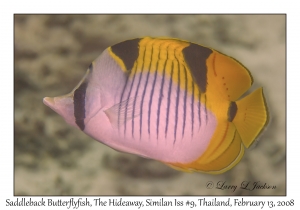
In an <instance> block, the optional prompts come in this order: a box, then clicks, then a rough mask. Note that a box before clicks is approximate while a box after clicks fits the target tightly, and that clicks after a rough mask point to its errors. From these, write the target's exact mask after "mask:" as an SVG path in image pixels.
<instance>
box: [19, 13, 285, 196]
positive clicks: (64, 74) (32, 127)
mask: <svg viewBox="0 0 300 210" xmlns="http://www.w3.org/2000/svg"><path fill="white" fill-rule="evenodd" d="M143 36H170V37H176V38H180V39H184V40H189V41H192V42H194V43H198V44H202V45H205V46H209V47H212V48H215V49H217V50H219V51H221V52H223V53H225V54H228V55H230V56H232V57H234V58H236V59H237V60H239V61H240V62H241V63H243V64H244V65H245V66H246V67H247V68H248V69H249V70H250V71H251V73H252V76H253V78H254V84H253V89H254V88H257V87H259V86H263V87H264V93H265V96H266V99H267V102H268V108H269V112H270V116H271V120H270V124H269V126H268V127H267V129H266V130H265V132H264V133H263V135H262V136H261V137H260V138H259V141H258V143H257V144H255V145H254V147H252V148H250V149H249V150H247V151H246V154H245V156H244V158H243V159H242V161H241V162H240V163H239V164H238V165H237V166H236V167H234V168H233V169H232V170H230V171H228V172H226V173H224V174H221V175H208V174H202V173H183V172H179V171H176V170H173V169H171V168H169V167H167V166H165V165H164V164H162V163H159V162H157V161H153V160H147V159H143V158H140V157H137V156H134V155H129V154H124V153H120V152H117V151H115V150H113V149H111V148H109V147H107V146H105V145H103V144H101V143H98V142H97V141H94V140H93V139H91V138H90V137H88V136H87V135H85V134H84V133H82V132H81V131H80V130H78V129H76V128H74V127H71V126H69V125H68V124H67V123H65V121H64V120H63V118H62V117H60V116H59V115H58V114H56V113H55V112H54V111H52V110H51V109H50V108H48V107H46V106H45V105H44V104H43V102H42V99H43V97H45V96H51V97H53V96H58V95H63V94H66V93H68V92H70V91H71V90H72V89H73V88H74V87H75V86H76V85H77V83H78V82H79V81H80V79H81V78H82V77H83V75H84V74H85V71H86V69H87V67H88V66H89V64H90V63H91V61H93V60H94V59H95V58H96V57H97V56H98V55H99V54H101V52H102V51H103V50H104V49H105V48H106V47H109V46H111V45H113V44H116V43H118V42H121V41H124V40H127V39H132V38H136V37H143ZM285 36H286V20H285V16H284V15H16V16H15V45H14V47H15V54H14V56H15V63H14V96H15V97H14V107H15V111H14V164H15V168H14V169H15V170H14V176H15V177H14V194H15V195H285V194H286V115H285V109H286V106H285V104H286V103H285V100H286V65H285V62H286V56H285V55H286V52H285V50H286V37H285ZM244 181H246V182H249V186H250V185H252V184H253V183H254V182H259V185H264V184H266V186H268V185H269V186H276V188H275V189H254V190H245V189H241V188H240V186H241V184H242V183H243V182H244ZM210 182H212V183H213V184H214V185H213V187H212V189H207V185H209V186H212V185H210V184H208V183H210ZM222 183H223V184H224V185H223V186H224V187H225V186H237V188H236V189H235V190H233V189H223V190H222V189H217V188H216V187H217V186H219V187H221V184H222Z"/></svg>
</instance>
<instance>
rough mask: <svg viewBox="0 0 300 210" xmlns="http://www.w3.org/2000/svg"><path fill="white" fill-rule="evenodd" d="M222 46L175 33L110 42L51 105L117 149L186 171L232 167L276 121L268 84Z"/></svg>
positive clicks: (214, 171)
mask: <svg viewBox="0 0 300 210" xmlns="http://www.w3.org/2000/svg"><path fill="white" fill-rule="evenodd" d="M252 84H253V77H252V75H251V73H250V71H249V70H248V69H247V68H246V67H245V66H244V65H243V64H241V63H240V62H239V61H237V60H236V59H234V58H232V57H230V56H227V55H225V54H223V53H221V52H219V51H217V50H215V49H212V48H209V47H205V46H202V45H198V44H195V43H192V42H189V41H185V40H181V39H176V38H170V37H142V38H135V39H131V40H126V41H123V42H120V43H118V44H115V45H113V46H110V47H108V48H106V49H105V50H104V51H103V52H102V54H100V56H99V57H98V58H96V60H94V61H93V62H92V63H91V64H90V65H89V67H88V69H87V71H86V74H85V76H84V77H83V78H82V80H81V81H80V82H79V84H78V85H77V86H76V87H75V88H74V89H73V90H72V91H71V92H70V93H69V94H66V95H63V96H58V97H45V98H44V99H43V102H44V104H45V105H47V106H48V107H50V108H51V109H53V110H54V111H55V112H57V113H58V114H59V115H61V116H62V117H63V118H64V119H65V121H66V122H67V123H68V124H70V125H72V126H75V127H76V128H78V129H80V130H81V131H83V132H84V133H86V134H87V135H88V136H90V137H92V138H93V139H95V140H97V141H99V142H101V143H102V144H104V145H107V146H109V147H111V148H112V149H114V150H117V151H120V152H125V153H130V154H135V155H138V156H141V157H144V158H148V159H153V160H157V161H160V162H162V163H164V164H166V165H168V166H170V167H172V168H174V169H177V170H180V171H184V172H203V173H208V174H221V173H224V172H226V171H228V170H230V169H232V168H233V167H234V166H235V165H236V164H237V163H239V162H240V161H241V159H242V157H243V156H244V153H245V149H247V148H249V147H250V146H251V145H252V144H253V143H254V142H255V140H256V139H257V137H258V136H259V135H260V134H261V133H262V131H263V130H264V128H265V127H266V125H267V123H268V117H269V114H268V109H267V104H266V99H265V96H264V93H263V88H262V87H260V88H257V89H256V90H255V91H253V92H251V93H250V94H248V95H246V96H245V93H246V92H247V91H248V90H249V89H250V87H251V86H252Z"/></svg>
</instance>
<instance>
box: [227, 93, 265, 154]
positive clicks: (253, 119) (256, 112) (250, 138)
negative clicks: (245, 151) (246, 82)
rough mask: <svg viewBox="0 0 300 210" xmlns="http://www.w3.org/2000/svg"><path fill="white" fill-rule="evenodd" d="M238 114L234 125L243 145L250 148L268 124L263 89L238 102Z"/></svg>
mask: <svg viewBox="0 0 300 210" xmlns="http://www.w3.org/2000/svg"><path fill="white" fill-rule="evenodd" d="M236 105H237V113H236V115H235V117H234V119H233V121H232V122H233V123H234V125H235V127H236V129H237V131H238V132H239V134H240V136H241V138H242V142H243V144H244V145H245V146H246V147H247V148H248V147H249V146H250V145H251V144H252V143H253V142H254V140H255V138H256V137H257V136H258V135H259V134H260V132H261V131H262V129H263V128H264V127H265V125H266V124H267V120H268V113H267V106H266V103H265V99H264V96H263V90H262V88H258V89H257V90H255V91H254V92H252V93H251V94H249V95H248V96H246V97H245V98H242V99H240V100H238V101H236Z"/></svg>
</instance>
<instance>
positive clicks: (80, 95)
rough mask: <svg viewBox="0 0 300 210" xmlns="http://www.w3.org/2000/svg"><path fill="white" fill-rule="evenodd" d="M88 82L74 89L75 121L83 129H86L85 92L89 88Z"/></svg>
mask: <svg viewBox="0 0 300 210" xmlns="http://www.w3.org/2000/svg"><path fill="white" fill-rule="evenodd" d="M87 85H88V84H87V82H83V83H82V84H81V85H80V86H79V87H78V88H77V89H76V90H75V91H74V97H73V102H74V116H75V121H76V124H77V125H78V127H79V128H80V129H81V130H84V127H85V125H84V119H85V94H86V88H87Z"/></svg>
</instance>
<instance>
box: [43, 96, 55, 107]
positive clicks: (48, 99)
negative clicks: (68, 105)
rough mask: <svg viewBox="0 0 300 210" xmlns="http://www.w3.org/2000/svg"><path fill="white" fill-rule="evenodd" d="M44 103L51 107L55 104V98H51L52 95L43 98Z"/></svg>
mask: <svg viewBox="0 0 300 210" xmlns="http://www.w3.org/2000/svg"><path fill="white" fill-rule="evenodd" d="M43 103H44V104H45V105H46V106H48V107H50V108H52V107H54V106H55V101H54V98H51V97H45V98H43Z"/></svg>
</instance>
